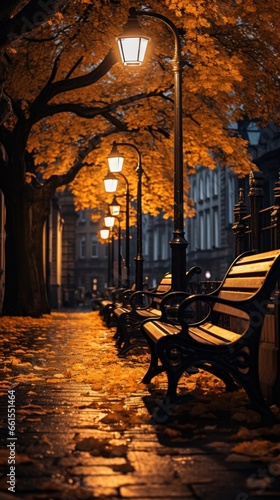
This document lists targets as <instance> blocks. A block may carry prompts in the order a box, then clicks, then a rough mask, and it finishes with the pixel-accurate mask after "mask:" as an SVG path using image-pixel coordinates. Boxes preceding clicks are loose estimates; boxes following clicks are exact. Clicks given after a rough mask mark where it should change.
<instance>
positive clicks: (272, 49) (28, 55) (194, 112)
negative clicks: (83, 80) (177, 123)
mask: <svg viewBox="0 0 280 500" xmlns="http://www.w3.org/2000/svg"><path fill="white" fill-rule="evenodd" d="M134 5H135V7H136V8H137V9H139V10H140V9H141V8H142V2H140V0H136V1H135V2H134ZM130 6H131V2H130V1H129V0H123V1H122V2H121V4H117V5H114V4H112V3H111V2H108V3H107V2H101V1H96V2H93V1H92V0H80V1H78V0H75V1H73V2H69V3H68V5H67V7H66V8H65V9H64V11H63V14H61V13H60V14H56V15H55V16H54V17H53V19H52V20H51V23H49V24H46V26H44V27H42V28H40V32H39V31H38V32H37V33H36V37H37V39H39V38H42V39H43V40H45V41H44V42H41V43H32V42H27V41H26V40H20V41H18V42H15V43H14V44H13V46H12V47H10V48H9V53H10V54H11V57H12V64H11V72H10V79H9V82H8V86H9V95H11V97H12V98H13V100H14V101H17V103H18V106H20V107H21V112H22V113H23V116H24V117H25V119H26V122H28V120H31V121H32V120H33V116H34V115H32V113H33V108H32V104H33V102H34V100H35V98H36V96H38V94H39V92H40V91H42V89H43V88H44V86H45V85H46V84H47V82H48V80H49V78H50V75H51V71H52V68H53V65H54V61H55V59H56V58H57V57H58V55H59V58H58V64H57V73H56V75H55V81H56V82H58V81H61V80H63V79H71V78H75V77H79V76H82V75H85V74H86V73H88V72H89V71H91V70H92V69H93V68H94V67H97V66H98V65H99V64H100V62H101V61H102V60H103V59H104V57H105V56H106V55H107V53H108V51H109V50H110V49H111V48H112V47H113V46H114V44H115V38H116V36H117V35H118V34H120V33H121V32H122V30H123V26H124V24H125V22H126V20H127V15H128V9H129V7H130ZM147 7H148V8H150V9H151V10H152V11H154V12H158V13H160V14H162V15H165V16H167V17H168V18H169V19H171V20H172V21H173V22H174V24H175V25H176V26H177V27H178V28H179V29H180V34H181V37H182V58H183V66H184V68H183V75H182V76H183V95H182V101H183V149H184V175H185V203H186V211H188V213H191V212H192V205H191V202H190V201H189V200H188V192H187V191H188V176H189V175H190V174H191V173H194V172H195V168H196V166H197V165H204V166H205V167H208V168H211V169H213V168H215V166H216V164H217V163H218V164H219V165H224V166H227V167H229V168H231V169H232V170H233V171H234V172H235V173H236V174H237V175H240V176H244V175H245V174H247V173H248V172H249V171H250V170H251V169H252V168H254V166H253V165H252V163H251V161H250V157H249V155H248V153H247V143H246V141H244V140H243V139H242V138H240V137H237V136H236V135H234V134H233V133H232V131H230V130H229V128H230V127H229V125H230V122H233V121H237V120H240V119H242V117H243V116H244V115H247V116H248V117H252V118H256V117H260V118H261V119H262V120H263V122H264V123H265V122H266V121H269V120H273V119H274V120H275V121H277V119H279V115H278V114H277V110H279V109H280V102H279V100H280V98H279V95H280V93H279V81H280V80H279V58H280V53H279V50H280V35H279V29H278V27H279V21H280V6H279V2H278V1H277V0H272V1H271V2H269V3H267V2H263V0H254V1H253V0H246V1H242V0H235V1H234V2H221V1H220V0H213V1H211V2H208V1H206V0H189V1H188V2H186V1H180V0H165V2H161V1H159V0H151V1H150V2H149V3H148V4H147ZM73 21H75V22H73ZM139 23H140V24H141V25H142V26H143V29H144V30H145V32H146V33H147V34H149V35H150V36H152V37H153V42H154V43H153V52H152V51H150V53H149V59H148V62H147V63H146V64H145V65H143V66H142V67H139V68H133V69H132V68H127V67H123V66H122V65H121V63H120V61H118V62H117V63H116V64H114V65H113V66H112V67H111V68H110V70H109V72H108V73H107V74H106V75H104V76H103V77H102V78H100V79H97V80H96V81H95V82H94V83H93V84H92V85H89V86H84V87H80V88H76V89H75V88H73V89H72V90H71V91H67V92H62V93H61V94H58V95H57V96H54V97H53V98H52V99H51V100H50V101H49V103H48V105H50V106H56V105H61V104H65V105H67V103H68V104H71V105H73V104H76V105H81V106H82V107H86V108H87V110H89V109H91V108H94V109H99V110H100V112H97V113H96V114H95V116H93V117H92V118H83V117H82V116H77V115H76V114H75V113H74V112H65V111H64V112H60V113H52V112H49V114H48V112H45V114H43V116H42V117H41V116H40V113H39V117H38V119H37V118H36V119H34V122H32V123H31V125H32V127H31V133H30V135H29V139H28V150H29V151H30V152H32V154H33V155H34V157H35V163H36V169H37V171H36V173H38V175H39V174H40V176H42V177H43V179H49V178H50V177H51V176H57V175H63V174H65V173H66V172H67V171H68V170H69V168H71V167H72V166H73V165H74V164H75V162H77V160H79V158H80V156H79V155H81V153H83V152H84V151H85V150H86V149H87V146H88V143H89V141H90V140H91V139H92V138H93V137H94V136H95V135H96V136H100V142H99V144H98V146H97V147H96V148H95V149H93V150H92V151H91V152H89V153H88V154H87V155H86V156H85V158H84V160H82V162H83V163H84V164H85V166H84V167H83V168H82V170H81V171H80V173H79V175H78V176H77V177H76V179H75V180H74V181H73V182H72V183H71V190H72V192H73V193H74V195H75V200H76V201H75V203H76V206H77V208H87V207H89V208H93V209H94V208H98V209H102V208H103V207H104V205H106V204H107V203H108V201H109V202H110V201H111V197H110V195H109V196H107V198H106V195H105V193H104V188H103V178H104V176H105V175H106V172H107V155H108V154H109V152H110V149H111V145H112V142H113V140H116V141H117V142H132V143H134V144H136V145H137V146H138V148H139V149H140V150H141V153H142V156H143V167H144V171H145V174H146V175H144V176H143V210H144V212H149V213H151V214H153V215H156V214H157V213H159V211H161V210H164V212H165V217H170V216H172V215H173V203H172V200H173V176H174V173H173V162H174V160H173V144H174V142H173V140H174V137H173V133H174V107H173V106H174V103H173V98H174V95H173V85H174V79H173V72H172V65H171V63H170V60H171V58H172V56H173V51H174V40H173V36H172V34H171V33H170V30H169V29H168V28H167V27H166V26H165V25H164V23H162V22H160V21H159V20H157V19H152V18H148V17H146V18H145V22H144V20H143V19H141V17H139ZM79 58H81V59H80V62H79V64H77V66H75V65H76V63H77V61H78V60H79ZM72 70H73V72H72ZM148 93H152V94H153V95H149V96H148V95H147V94H148ZM42 96H43V95H42ZM136 96H138V98H136ZM108 106H110V109H109V108H108ZM105 107H106V113H102V110H103V109H105ZM38 109H40V111H41V112H42V113H43V109H44V104H43V103H42V102H41V103H40V102H39V103H38ZM17 121H18V120H17V117H16V116H14V117H12V119H11V120H10V121H9V123H8V122H7V124H6V126H7V127H9V129H10V130H12V129H13V127H14V126H15V125H16V124H17ZM123 152H124V154H125V165H124V174H125V175H126V177H127V179H128V181H129V185H130V191H131V199H132V200H135V199H136V189H137V175H136V172H135V168H136V164H137V158H136V157H135V154H134V153H133V151H130V150H129V149H124V150H123ZM32 175H34V174H33V173H32V172H28V173H27V182H30V180H31V176H32ZM119 186H120V187H119V189H120V193H121V194H124V192H125V184H124V183H123V181H121V180H120V183H119ZM132 223H133V218H132Z"/></svg>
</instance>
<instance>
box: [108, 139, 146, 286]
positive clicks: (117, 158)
mask: <svg viewBox="0 0 280 500" xmlns="http://www.w3.org/2000/svg"><path fill="white" fill-rule="evenodd" d="M118 146H125V147H130V148H133V149H134V151H136V153H137V158H138V163H137V167H136V173H137V222H136V228H137V252H136V257H135V259H134V260H135V287H136V290H142V289H143V260H144V259H143V253H142V173H143V168H142V158H141V153H140V151H139V149H138V148H137V147H136V146H135V145H134V144H131V143H129V142H114V143H113V146H112V150H111V153H110V154H109V156H108V164H109V170H110V171H111V172H112V173H118V174H120V175H123V174H122V173H121V169H122V166H123V160H124V157H123V155H122V154H121V153H120V152H119V150H118Z"/></svg>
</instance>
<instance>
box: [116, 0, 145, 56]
mask: <svg viewBox="0 0 280 500" xmlns="http://www.w3.org/2000/svg"><path fill="white" fill-rule="evenodd" d="M149 40H150V39H149V37H147V36H145V35H144V34H143V33H142V30H141V28H140V26H139V24H138V21H137V18H136V15H135V14H134V15H133V9H130V17H129V18H128V21H127V23H126V25H125V27H124V33H123V35H122V36H119V37H118V38H117V42H118V47H119V51H120V55H121V60H122V63H123V64H124V65H125V66H140V65H141V64H142V63H143V61H144V58H145V54H146V49H147V46H148V42H149Z"/></svg>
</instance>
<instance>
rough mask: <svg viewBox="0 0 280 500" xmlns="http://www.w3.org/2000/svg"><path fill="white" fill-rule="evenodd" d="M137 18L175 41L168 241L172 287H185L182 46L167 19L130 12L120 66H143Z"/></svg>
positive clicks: (143, 41) (120, 42)
mask: <svg viewBox="0 0 280 500" xmlns="http://www.w3.org/2000/svg"><path fill="white" fill-rule="evenodd" d="M137 16H148V17H154V18H157V19H160V20H161V21H162V22H164V23H165V24H166V25H167V26H168V28H169V29H170V30H171V32H172V33H173V36H174V41H175V51H174V57H173V59H172V68H173V73H174V229H173V238H172V240H171V242H170V246H171V251H172V288H173V290H185V288H186V278H185V277H186V248H187V246H188V242H187V240H186V239H185V237H184V205H183V203H184V199H183V195H184V188H183V179H184V176H183V125H182V67H183V62H182V58H181V43H180V37H179V33H178V30H177V28H176V26H175V25H174V24H173V22H172V21H171V20H170V19H168V18H167V17H165V16H163V15H161V14H157V13H154V12H148V11H137V10H136V9H135V8H133V7H132V8H130V9H129V18H128V22H127V24H126V26H125V29H124V34H123V35H122V36H120V37H118V38H117V41H118V46H119V50H120V54H121V58H122V62H123V64H125V65H127V66H139V65H141V64H142V63H143V61H144V57H145V51H146V48H147V45H148V41H149V38H148V37H146V36H143V33H141V29H140V26H139V25H138V22H137Z"/></svg>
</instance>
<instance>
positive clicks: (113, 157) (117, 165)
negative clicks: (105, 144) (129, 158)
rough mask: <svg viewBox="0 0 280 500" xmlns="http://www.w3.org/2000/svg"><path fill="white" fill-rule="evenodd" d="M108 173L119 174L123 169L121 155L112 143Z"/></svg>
mask: <svg viewBox="0 0 280 500" xmlns="http://www.w3.org/2000/svg"><path fill="white" fill-rule="evenodd" d="M107 159H108V165H109V170H110V172H121V171H122V167H123V160H124V157H123V155H122V154H121V153H120V152H119V150H118V148H117V145H116V143H115V142H114V143H113V146H112V150H111V153H110V154H109V156H108V158H107Z"/></svg>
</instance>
